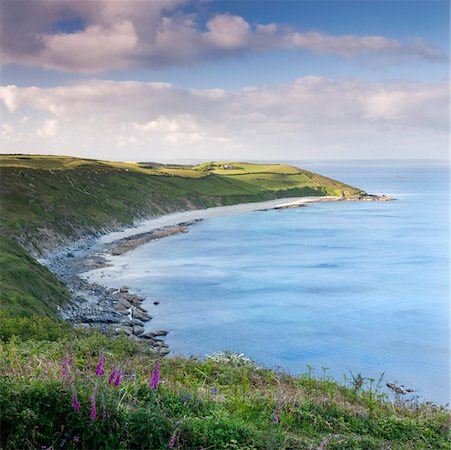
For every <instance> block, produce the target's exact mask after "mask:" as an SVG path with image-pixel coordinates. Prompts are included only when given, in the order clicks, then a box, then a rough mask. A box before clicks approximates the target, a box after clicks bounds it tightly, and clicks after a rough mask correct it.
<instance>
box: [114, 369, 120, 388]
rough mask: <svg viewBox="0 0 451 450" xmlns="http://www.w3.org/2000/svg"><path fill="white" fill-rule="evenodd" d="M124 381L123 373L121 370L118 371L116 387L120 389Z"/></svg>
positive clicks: (115, 381)
mask: <svg viewBox="0 0 451 450" xmlns="http://www.w3.org/2000/svg"><path fill="white" fill-rule="evenodd" d="M121 380H122V372H121V371H120V370H118V371H117V375H116V379H115V380H114V385H115V386H116V387H118V386H119V385H120V384H121Z"/></svg>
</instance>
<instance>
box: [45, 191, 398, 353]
mask: <svg viewBox="0 0 451 450" xmlns="http://www.w3.org/2000/svg"><path fill="white" fill-rule="evenodd" d="M368 200H382V201H385V200H392V198H391V197H385V196H368V199H366V200H364V199H361V198H349V199H346V198H342V197H332V196H322V197H296V198H282V199H277V200H270V201H266V202H257V203H243V204H238V205H231V206H220V207H213V208H207V209H196V210H191V211H184V212H178V213H172V214H167V215H163V216H161V217H158V218H150V219H145V220H142V221H140V222H138V223H137V224H135V225H134V226H131V227H126V228H123V229H121V230H119V231H110V232H107V233H105V234H101V235H99V234H96V235H93V236H91V237H88V238H84V239H81V240H78V241H76V242H74V243H72V244H70V245H67V246H63V247H61V248H59V249H58V250H56V251H54V252H53V253H52V254H50V255H49V256H48V257H47V258H46V259H43V260H41V262H42V263H43V264H44V265H45V266H46V267H47V268H49V269H50V270H51V271H52V272H53V273H55V274H56V276H57V277H58V279H60V280H61V281H63V282H64V283H65V284H66V286H67V288H68V290H69V292H70V293H71V300H70V301H69V302H68V303H67V304H66V305H65V306H64V307H63V308H59V311H58V312H59V316H60V317H61V318H62V319H64V320H67V321H69V322H71V323H72V324H73V325H74V326H75V327H84V328H95V329H99V330H100V331H102V332H105V333H109V334H112V335H119V334H120V333H125V334H126V335H127V336H128V337H129V338H130V339H134V340H146V341H147V342H148V344H149V346H150V347H151V348H152V349H153V350H154V351H155V352H156V353H158V354H160V355H162V356H164V355H166V354H168V353H169V351H170V350H169V348H168V345H167V344H166V343H165V342H164V341H163V340H162V339H161V337H163V336H165V335H167V334H168V331H167V330H152V331H148V332H145V330H144V325H145V324H146V323H148V322H149V321H151V320H152V316H151V315H150V314H149V311H148V310H147V309H145V308H143V306H142V302H143V301H144V300H147V301H150V302H152V303H153V304H154V305H155V306H156V305H158V304H159V301H158V300H157V299H149V298H147V299H146V298H143V297H141V296H139V295H137V294H136V293H133V291H132V289H130V288H129V287H126V286H123V287H121V288H120V289H115V288H112V287H108V286H105V285H103V284H100V283H97V282H91V281H89V275H88V274H89V272H90V271H91V270H95V269H100V268H102V267H107V266H110V265H111V264H112V260H113V259H114V258H115V257H117V256H120V255H122V254H124V253H127V252H129V251H133V250H134V249H136V248H138V247H139V246H141V245H144V244H147V243H150V242H152V241H154V240H159V239H162V238H164V237H167V236H172V235H175V234H179V233H187V232H189V229H190V228H191V226H193V225H195V224H196V223H198V222H200V221H202V220H204V219H209V218H214V217H220V216H224V215H230V214H240V213H247V212H257V211H269V210H279V209H288V208H300V207H305V206H306V205H308V204H309V203H320V202H336V201H368Z"/></svg>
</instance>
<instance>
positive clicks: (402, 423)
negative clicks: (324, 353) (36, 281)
mask: <svg viewBox="0 0 451 450" xmlns="http://www.w3.org/2000/svg"><path fill="white" fill-rule="evenodd" d="M24 320H25V319H23V321H24ZM30 320H33V322H36V320H35V319H30ZM44 320H45V321H47V324H46V325H47V326H45V327H41V328H39V327H37V328H36V327H35V330H34V332H32V333H31V334H30V333H29V331H28V328H27V326H26V323H24V322H23V323H22V325H21V326H19V328H16V332H15V334H16V335H19V337H14V329H13V328H12V327H11V326H8V325H7V326H6V327H5V325H4V323H5V322H4V321H2V325H0V336H1V338H2V344H1V348H0V351H1V355H0V360H1V377H0V410H1V415H2V417H1V437H2V442H1V446H2V448H5V449H15V448H30V449H34V448H38V449H42V448H73V449H78V448H80V449H82V448H83V449H95V448H106V449H120V448H124V449H132V448H133V449H138V448H142V449H152V450H153V449H155V450H157V449H164V448H168V447H170V448H183V449H206V448H209V449H313V448H315V449H316V448H323V449H378V450H379V449H425V448H431V449H440V448H449V447H448V444H449V442H448V439H447V434H446V431H447V421H448V420H449V414H448V412H447V411H445V410H443V409H440V408H438V407H434V406H431V405H407V404H405V403H402V402H400V401H395V402H393V401H389V399H388V398H387V397H386V396H384V395H382V394H380V393H378V391H377V389H376V388H375V387H374V386H373V387H372V388H371V389H369V387H370V385H366V388H365V384H364V385H363V386H362V387H359V386H357V385H355V384H354V383H351V384H350V385H349V386H342V385H340V384H338V383H336V382H334V381H333V380H331V379H329V378H328V377H327V376H323V377H322V378H321V379H317V378H315V377H314V376H313V375H312V373H311V371H310V372H308V373H306V374H304V375H302V376H299V377H291V376H288V375H286V374H283V373H275V372H273V371H270V370H266V369H260V368H257V367H255V366H254V365H252V364H245V363H243V365H242V366H239V365H236V364H233V363H230V362H227V361H223V362H215V361H213V360H208V359H207V360H205V361H200V360H195V359H185V358H178V357H174V358H165V359H162V360H161V361H160V363H161V368H160V376H159V380H158V379H157V380H156V379H155V369H156V365H157V359H156V356H155V355H154V354H152V353H150V351H149V350H148V349H147V348H146V347H145V345H143V344H140V343H136V342H132V341H130V340H128V339H126V338H125V337H124V338H118V339H114V340H113V339H111V338H109V337H107V336H104V335H99V334H86V332H79V331H75V330H64V329H63V328H64V326H65V325H59V324H57V323H56V322H54V323H53V325H52V324H50V322H48V321H49V319H44ZM6 322H8V320H6ZM38 322H39V320H38ZM61 326H62V327H63V328H61ZM52 327H54V328H55V329H54V330H53V331H51V333H50V335H49V334H48V333H49V329H50V330H51V329H52ZM46 333H47V334H46ZM49 339H50V340H49ZM102 360H103V361H104V366H103V368H102V367H100V369H101V370H99V361H102ZM96 369H97V374H96ZM114 369H116V370H117V372H116V374H114V373H113V378H112V371H113V370H114ZM119 372H120V378H119V381H118V373H119ZM157 378H158V377H157ZM108 380H110V381H111V384H109V383H108ZM152 380H153V386H152ZM155 381H157V383H155ZM152 387H153V388H152ZM74 402H75V404H74ZM76 403H78V404H79V405H80V408H79V410H77V409H78V408H77V405H76ZM93 408H94V409H93ZM321 445H322V447H319V446H321ZM171 446H172V447H171Z"/></svg>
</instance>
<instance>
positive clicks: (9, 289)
mask: <svg viewBox="0 0 451 450" xmlns="http://www.w3.org/2000/svg"><path fill="white" fill-rule="evenodd" d="M0 267H1V270H0V287H1V289H0V309H3V310H8V313H9V315H14V316H21V315H23V316H29V315H34V314H37V315H44V316H48V317H54V316H55V314H56V308H57V305H61V304H63V303H64V302H65V301H66V300H67V299H68V298H69V295H68V293H67V291H66V289H65V287H64V286H63V285H62V284H61V283H59V281H58V280H57V279H56V277H55V276H54V275H53V274H52V273H51V272H50V271H49V270H47V269H46V268H45V267H43V266H42V265H41V264H39V263H38V262H37V261H36V260H34V259H33V258H32V257H31V256H30V255H29V254H28V253H27V252H26V251H25V249H24V248H23V247H22V246H20V245H19V244H17V243H16V242H15V241H14V240H12V239H6V238H4V237H0Z"/></svg>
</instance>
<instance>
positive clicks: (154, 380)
mask: <svg viewBox="0 0 451 450" xmlns="http://www.w3.org/2000/svg"><path fill="white" fill-rule="evenodd" d="M159 381H160V360H157V362H156V363H155V368H154V370H153V371H152V377H151V379H150V387H151V389H156V388H157V387H158V382H159Z"/></svg>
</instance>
